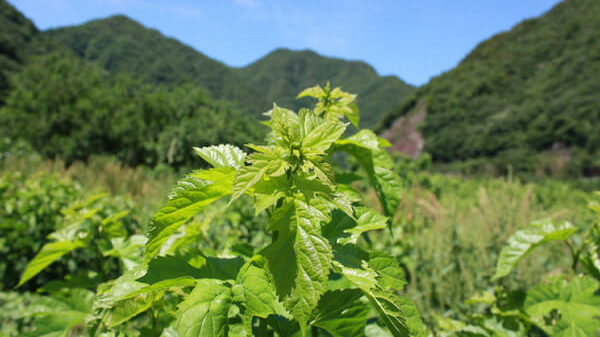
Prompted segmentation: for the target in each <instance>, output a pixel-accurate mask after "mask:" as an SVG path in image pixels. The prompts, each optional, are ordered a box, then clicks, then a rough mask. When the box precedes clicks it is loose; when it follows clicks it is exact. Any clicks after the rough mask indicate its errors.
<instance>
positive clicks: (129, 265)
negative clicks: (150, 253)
mask: <svg viewBox="0 0 600 337" xmlns="http://www.w3.org/2000/svg"><path fill="white" fill-rule="evenodd" d="M146 241H147V238H146V237H145V236H143V235H132V236H130V237H129V238H127V239H125V238H124V237H118V238H112V239H111V240H110V242H111V244H112V249H110V250H108V251H105V252H103V253H102V254H103V255H104V256H113V257H116V258H118V259H119V260H120V261H121V263H122V264H123V267H124V270H125V271H129V270H133V269H134V268H136V267H138V266H139V265H141V264H142V262H143V259H142V252H143V248H144V245H145V244H146Z"/></svg>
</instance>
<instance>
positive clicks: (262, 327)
mask: <svg viewBox="0 0 600 337" xmlns="http://www.w3.org/2000/svg"><path fill="white" fill-rule="evenodd" d="M267 333H268V331H267V320H266V319H264V318H259V319H258V331H257V336H258V337H267V336H268V335H267Z"/></svg>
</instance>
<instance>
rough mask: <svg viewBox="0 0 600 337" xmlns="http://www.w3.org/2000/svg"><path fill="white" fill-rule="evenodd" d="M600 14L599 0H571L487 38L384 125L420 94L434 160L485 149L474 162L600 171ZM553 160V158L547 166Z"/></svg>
mask: <svg viewBox="0 0 600 337" xmlns="http://www.w3.org/2000/svg"><path fill="white" fill-rule="evenodd" d="M599 17H600V2H598V1H596V0H568V1H564V2H562V3H560V4H558V5H557V6H556V7H555V8H554V9H552V10H551V11H550V12H548V13H547V14H545V15H543V16H541V17H540V18H536V19H531V20H527V21H525V22H523V23H521V24H519V25H517V26H516V27H514V28H513V29H512V30H511V31H509V32H506V33H502V34H499V35H497V36H494V37H493V38H491V39H489V40H487V41H484V42H482V43H481V44H480V45H479V46H477V48H475V49H474V50H473V51H472V52H471V53H470V54H469V55H468V56H467V57H466V58H465V59H464V60H463V61H462V62H461V63H460V64H459V65H458V66H457V67H456V68H455V69H453V70H451V71H449V72H447V73H445V74H443V75H441V76H439V77H437V78H434V79H433V80H431V82H430V83H429V84H427V85H425V86H424V87H422V88H420V89H419V90H418V91H417V92H416V93H415V94H414V95H413V96H411V98H410V99H409V100H407V101H406V102H405V103H404V104H403V105H402V106H400V107H399V108H397V109H395V110H394V111H392V112H391V113H390V114H388V115H387V116H386V117H385V119H384V120H383V122H382V124H381V125H380V129H385V128H387V127H389V126H390V125H391V124H392V122H393V121H394V120H395V119H396V118H398V117H399V116H403V115H410V114H411V113H413V112H414V108H415V106H417V105H418V104H419V102H424V103H425V104H426V110H427V115H426V117H425V122H424V123H423V124H422V126H421V129H420V130H421V132H422V133H423V136H424V138H425V151H426V152H429V153H431V154H432V156H433V160H434V161H436V162H451V161H457V160H467V159H477V158H481V159H482V160H480V161H479V162H475V163H479V164H483V165H485V164H486V163H487V164H489V163H490V162H491V163H494V162H495V163H497V164H498V166H499V167H500V168H501V169H504V168H505V167H506V165H507V164H512V165H513V167H514V168H515V169H517V170H519V171H529V172H532V171H535V170H536V169H542V170H543V169H547V168H548V167H549V166H554V167H556V166H560V165H561V163H560V162H559V161H561V159H562V161H566V162H567V164H566V165H564V166H565V171H566V173H567V174H570V175H572V176H579V175H597V174H598V173H599V172H600V162H599V161H598V160H599V159H598V158H600V152H599V151H600V132H598V129H599V128H600V105H599V103H598V102H599V99H600V96H599V93H600V77H598V76H596V74H598V73H600V20H598V18H599ZM398 136H401V135H398ZM540 152H548V153H547V154H546V155H545V156H539V157H538V156H537V154H538V153H540ZM552 154H554V155H555V156H554V157H553V158H554V159H553V158H548V157H552V156H551V155H552ZM550 160H551V161H552V164H554V165H544V164H547V162H548V161H550ZM548 169H549V170H550V168H548Z"/></svg>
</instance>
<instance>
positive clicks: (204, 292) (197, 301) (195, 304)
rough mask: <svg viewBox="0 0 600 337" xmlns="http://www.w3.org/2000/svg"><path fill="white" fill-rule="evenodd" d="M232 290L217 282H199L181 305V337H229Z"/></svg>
mask: <svg viewBox="0 0 600 337" xmlns="http://www.w3.org/2000/svg"><path fill="white" fill-rule="evenodd" d="M231 300H232V294H231V288H230V287H229V286H228V285H227V284H225V283H223V282H220V281H217V280H210V279H205V280H199V281H198V285H197V286H196V288H194V290H192V292H191V293H190V294H189V295H188V296H187V297H186V298H185V300H184V301H183V302H181V303H180V304H179V306H178V310H177V313H176V314H175V317H176V319H177V322H176V324H175V328H176V330H177V332H178V333H179V336H180V337H225V336H227V331H228V326H227V314H228V312H229V308H230V306H231Z"/></svg>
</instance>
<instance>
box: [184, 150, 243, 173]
mask: <svg viewBox="0 0 600 337" xmlns="http://www.w3.org/2000/svg"><path fill="white" fill-rule="evenodd" d="M194 151H196V153H197V154H198V155H199V156H200V157H202V159H204V160H206V161H207V162H208V163H209V164H211V165H212V166H213V167H217V168H218V167H233V168H239V167H240V166H242V165H244V161H245V160H246V153H245V152H244V151H242V150H241V149H240V148H238V147H236V146H233V145H224V144H221V145H216V146H207V147H202V148H198V147H195V148H194Z"/></svg>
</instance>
